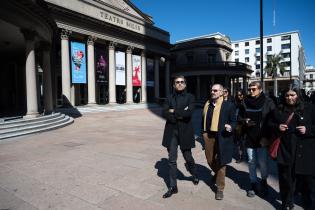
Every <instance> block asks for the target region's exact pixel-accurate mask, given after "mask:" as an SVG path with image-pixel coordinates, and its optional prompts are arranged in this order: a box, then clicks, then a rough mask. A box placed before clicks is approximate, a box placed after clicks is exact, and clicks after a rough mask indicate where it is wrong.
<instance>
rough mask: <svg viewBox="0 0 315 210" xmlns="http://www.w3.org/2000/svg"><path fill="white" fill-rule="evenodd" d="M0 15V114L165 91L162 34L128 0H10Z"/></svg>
mask: <svg viewBox="0 0 315 210" xmlns="http://www.w3.org/2000/svg"><path fill="white" fill-rule="evenodd" d="M0 13H1V14H0V29H1V34H0V53H1V56H0V59H1V64H2V68H1V71H0V98H1V102H0V117H3V116H14V115H27V116H36V115H38V114H40V113H50V112H52V111H53V110H54V109H55V108H57V107H61V106H62V107H71V106H79V105H93V104H108V103H109V104H115V103H146V102H148V101H156V100H158V99H159V98H161V97H165V95H166V94H168V88H166V85H168V81H169V74H170V73H169V72H170V59H169V57H170V52H169V49H170V43H169V33H168V32H167V31H164V30H162V29H160V28H157V27H155V26H154V22H153V20H152V18H151V17H150V16H148V15H146V14H144V13H143V12H142V11H140V10H139V9H138V8H137V7H136V6H135V5H133V4H132V3H131V2H130V1H127V0H125V1H124V0H67V1H65V0H45V1H44V0H37V1H33V0H20V1H14V0H13V1H4V2H2V5H1V8H0ZM166 81H167V82H166Z"/></svg>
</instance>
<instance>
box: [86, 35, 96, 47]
mask: <svg viewBox="0 0 315 210" xmlns="http://www.w3.org/2000/svg"><path fill="white" fill-rule="evenodd" d="M96 40H97V38H96V37H95V36H89V37H88V39H87V44H88V45H94V42H95V41H96Z"/></svg>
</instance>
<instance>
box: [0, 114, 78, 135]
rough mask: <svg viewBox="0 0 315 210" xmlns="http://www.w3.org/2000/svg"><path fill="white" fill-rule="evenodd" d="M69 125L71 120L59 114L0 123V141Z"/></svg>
mask: <svg viewBox="0 0 315 210" xmlns="http://www.w3.org/2000/svg"><path fill="white" fill-rule="evenodd" d="M71 123H73V118H72V117H69V116H68V115H65V114H61V113H53V114H50V115H44V116H39V117H36V118H30V119H23V118H20V119H14V120H8V121H3V122H1V121H0V140H2V139H7V138H11V137H16V136H22V135H27V134H31V133H38V132H43V131H48V130H53V129H57V128H61V127H64V126H66V125H69V124H71Z"/></svg>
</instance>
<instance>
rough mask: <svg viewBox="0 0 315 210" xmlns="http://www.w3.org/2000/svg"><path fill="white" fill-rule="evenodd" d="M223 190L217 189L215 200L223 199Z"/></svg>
mask: <svg viewBox="0 0 315 210" xmlns="http://www.w3.org/2000/svg"><path fill="white" fill-rule="evenodd" d="M223 197H224V196H223V191H220V190H218V191H217V192H216V194H215V199H216V200H223Z"/></svg>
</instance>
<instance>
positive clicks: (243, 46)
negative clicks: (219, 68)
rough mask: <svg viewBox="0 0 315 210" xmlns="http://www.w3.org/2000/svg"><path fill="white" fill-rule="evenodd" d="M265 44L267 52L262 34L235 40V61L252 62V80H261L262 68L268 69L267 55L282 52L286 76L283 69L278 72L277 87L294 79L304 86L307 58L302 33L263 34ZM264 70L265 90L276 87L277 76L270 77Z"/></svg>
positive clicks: (233, 58) (280, 87)
mask: <svg viewBox="0 0 315 210" xmlns="http://www.w3.org/2000/svg"><path fill="white" fill-rule="evenodd" d="M263 46H264V49H263V53H264V55H261V53H260V38H259V37H256V38H249V39H243V40H236V41H232V48H233V53H232V56H231V57H232V60H233V61H235V62H244V63H246V64H248V65H250V66H251V67H252V69H253V73H252V75H251V79H250V80H251V81H254V80H260V76H261V75H260V72H261V68H265V66H266V63H267V59H268V57H269V56H270V55H275V54H281V56H282V58H283V59H282V63H283V65H284V66H285V72H284V74H283V75H281V74H280V72H278V74H277V77H276V82H277V84H278V90H281V89H283V88H284V87H287V86H288V85H289V84H290V83H292V82H295V83H298V84H299V85H300V87H302V81H303V78H304V71H305V57H304V49H303V45H302V42H301V37H300V34H299V32H298V31H292V32H286V33H280V34H273V35H269V36H264V38H263ZM260 56H263V57H264V58H263V59H264V63H263V64H261V63H260ZM263 72H264V75H263V77H264V81H265V82H264V83H265V84H264V87H265V91H266V92H269V91H272V90H273V89H274V84H273V83H274V79H273V78H271V77H270V76H268V75H267V74H266V73H265V71H263Z"/></svg>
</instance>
